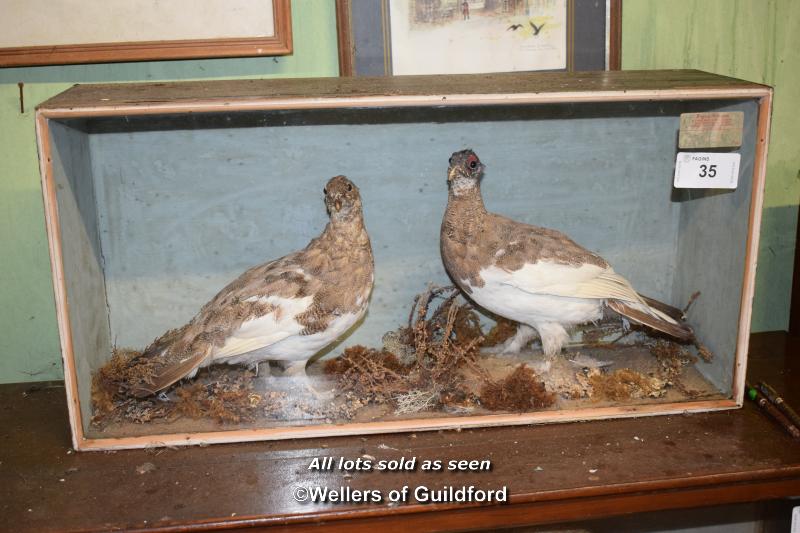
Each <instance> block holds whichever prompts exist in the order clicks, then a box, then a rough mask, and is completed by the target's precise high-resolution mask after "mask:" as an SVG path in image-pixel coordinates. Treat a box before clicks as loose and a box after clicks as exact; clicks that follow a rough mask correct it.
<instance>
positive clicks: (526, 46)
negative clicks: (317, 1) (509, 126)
mask: <svg viewBox="0 0 800 533" xmlns="http://www.w3.org/2000/svg"><path fill="white" fill-rule="evenodd" d="M620 15H621V1H620V0H605V1H594V0H380V1H377V2H376V1H374V0H337V26H338V32H339V60H340V61H339V64H340V74H341V75H343V76H353V75H361V76H375V75H390V74H395V75H403V74H465V73H489V72H513V71H535V70H547V71H583V70H618V69H619V63H620V56H619V49H620Z"/></svg>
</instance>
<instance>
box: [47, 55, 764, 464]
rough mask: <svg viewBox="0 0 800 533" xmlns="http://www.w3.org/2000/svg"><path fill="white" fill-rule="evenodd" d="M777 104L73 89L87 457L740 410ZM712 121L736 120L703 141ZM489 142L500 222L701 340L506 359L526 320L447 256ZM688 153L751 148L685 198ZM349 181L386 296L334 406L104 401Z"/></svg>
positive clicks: (55, 136)
mask: <svg viewBox="0 0 800 533" xmlns="http://www.w3.org/2000/svg"><path fill="white" fill-rule="evenodd" d="M770 105H771V89H770V88H769V87H766V86H763V85H758V84H754V83H750V82H745V81H741V80H735V79H731V78H726V77H721V76H716V75H712V74H708V73H704V72H699V71H685V70H677V71H641V72H634V71H626V72H594V73H575V74H567V73H543V74H527V73H526V74H492V75H463V76H400V77H387V78H358V79H348V78H325V79H286V80H237V81H203V82H181V83H146V84H113V85H76V86H75V87H72V88H71V89H69V90H67V91H65V92H64V93H62V94H60V95H58V96H56V97H54V98H52V99H50V100H48V101H47V102H45V103H43V104H42V105H40V106H39V107H38V109H37V138H38V143H39V154H40V160H41V174H42V188H43V194H44V204H45V213H46V221H47V234H48V239H49V246H50V256H51V265H52V272H53V282H54V287H55V297H56V307H57V309H56V310H57V316H58V326H59V333H60V340H61V349H62V357H63V362H64V373H65V380H66V389H67V395H68V400H69V416H70V422H71V427H72V432H73V440H74V445H75V447H76V448H77V449H81V450H98V449H116V448H133V447H145V446H153V445H180V444H199V443H217V442H236V441H247V440H267V439H281V438H298V437H311V436H324V435H348V434H366V433H381V432H396V431H421V430H431V429H446V428H457V427H469V426H491V425H507V424H532V423H544V422H565V421H574V420H581V421H583V420H591V419H598V418H608V417H625V416H644V415H658V414H675V413H684V412H696V411H710V410H719V409H732V408H736V407H739V406H741V404H742V399H743V394H744V376H745V366H746V354H747V342H748V335H749V329H750V317H751V302H752V297H753V288H754V280H755V265H756V255H757V250H758V236H759V225H760V220H761V204H762V197H763V188H764V173H765V161H766V151H767V141H768V139H767V138H768V132H769V117H770ZM697 114H699V115H697ZM682 117H683V121H682ZM692 117H700V118H701V119H703V118H706V119H708V120H707V121H706V122H708V121H711V122H713V124H712V125H711V126H708V127H705V126H702V125H701V126H702V127H701V128H700V129H701V130H702V131H700V132H699V133H698V132H697V131H694V132H692V131H690V129H691V126H690V125H689V123H690V122H691V119H692ZM720 117H722V119H720ZM731 117H733V119H734V120H733V121H732V124H731V123H726V124H723V125H720V124H721V123H720V122H719V120H723V121H725V120H728V122H730V120H729V119H731ZM715 121H716V122H715ZM702 122H703V120H700V121H699V122H698V121H697V120H695V122H694V124H695V125H697V124H700V123H702ZM703 128H705V129H703ZM720 128H721V129H722V130H725V131H723V133H722V134H721V133H720V131H721V130H720ZM725 128H728V129H727V130H726V129H725ZM731 131H732V134H733V135H732V136H733V138H734V141H730V140H729V138H730V135H729V134H731ZM692 133H694V134H695V135H694V137H693V140H691V141H689V142H688V144H686V143H685V142H684V140H683V139H684V136H685V135H689V134H692ZM720 136H722V137H724V138H725V139H728V140H726V141H724V142H722V143H721V142H720ZM679 138H680V139H681V141H680V144H681V147H679ZM468 147H469V148H472V149H474V150H475V152H476V153H477V154H479V155H480V158H481V160H482V161H483V163H484V164H485V165H486V173H485V176H484V178H483V181H482V190H483V197H484V199H485V202H486V205H487V208H488V209H489V210H490V211H493V212H495V213H500V214H503V215H505V216H508V217H510V218H513V219H515V220H518V221H522V222H526V223H529V224H535V225H538V226H544V227H547V228H552V229H556V230H559V231H562V232H564V233H565V234H567V235H569V236H570V237H571V238H572V239H574V240H575V241H576V242H578V243H580V244H581V245H582V246H584V247H585V248H587V249H589V250H591V251H593V252H596V253H598V254H599V255H601V256H603V257H604V258H605V259H606V260H607V261H608V262H609V263H610V264H611V265H613V266H614V269H615V270H616V272H618V273H619V274H621V275H624V276H625V277H626V278H627V279H628V280H630V282H631V284H632V285H633V286H634V287H636V289H637V290H638V291H639V292H640V293H642V294H644V295H647V296H649V297H652V298H654V299H657V300H659V301H661V302H664V303H666V304H669V305H670V306H672V308H677V309H680V310H684V311H685V319H686V321H687V322H688V323H689V324H690V325H691V327H692V328H693V329H694V331H695V334H696V339H695V340H694V341H693V342H692V343H689V344H685V343H684V344H679V343H675V342H673V341H672V340H670V339H665V338H663V337H661V336H658V335H654V334H653V333H652V332H650V331H645V330H644V329H641V328H634V329H633V330H629V329H628V324H627V323H626V322H625V321H622V320H619V317H613V316H608V317H606V318H604V319H603V320H602V321H600V322H598V323H595V324H591V323H590V324H587V325H581V326H579V327H578V328H575V329H574V330H573V331H572V338H571V340H570V342H569V343H568V345H567V347H566V349H565V350H564V352H563V353H562V354H561V355H560V356H559V360H558V362H557V364H555V365H554V367H553V368H552V369H550V370H547V371H544V370H540V369H539V366H537V361H539V357H540V355H541V354H540V352H541V350H540V348H539V347H538V344H537V343H536V342H533V343H532V344H531V345H530V346H529V347H527V348H526V349H525V350H523V351H522V352H521V353H520V354H518V355H515V356H513V357H506V356H500V355H494V354H493V353H492V352H493V350H492V349H491V344H492V342H494V343H497V342H499V340H501V337H507V334H506V335H504V333H503V332H504V331H507V330H508V329H509V328H513V324H509V323H508V322H507V321H504V320H502V319H498V317H494V316H492V315H491V314H490V313H486V312H484V311H482V310H481V309H479V308H478V307H477V306H474V305H470V302H469V300H465V299H464V297H463V295H458V294H457V292H456V291H453V290H449V289H446V288H445V287H446V286H448V285H450V284H451V281H450V280H449V279H448V275H447V273H446V271H445V269H444V267H443V264H442V257H441V254H440V243H439V239H440V226H441V221H442V215H443V213H444V210H445V206H446V205H447V199H448V192H447V182H446V174H447V167H448V158H449V157H450V155H451V153H453V152H455V151H458V150H462V149H464V148H468ZM679 153H683V154H685V153H688V154H692V153H711V154H736V155H737V158H738V159H739V166H738V171H737V173H736V176H735V177H736V178H737V179H738V181H737V183H736V184H735V185H734V187H729V188H724V189H722V188H676V187H675V186H674V177H675V173H676V161H677V162H680V161H681V159H680V157H685V156H679ZM340 174H341V175H346V176H348V177H349V178H350V179H351V180H352V181H353V182H354V183H355V184H357V185H358V187H359V188H360V191H361V197H362V200H363V205H364V216H365V224H366V228H367V231H368V232H369V236H370V239H371V242H372V249H373V253H374V260H375V281H374V289H373V291H372V295H371V300H370V304H369V309H368V311H367V314H366V316H365V317H364V318H363V320H361V321H360V322H359V323H358V324H356V325H355V326H354V327H353V328H351V329H350V330H349V331H348V332H347V333H346V334H345V335H343V336H342V338H340V339H339V341H337V343H336V344H334V345H333V346H331V347H329V348H327V350H324V351H323V353H320V354H319V356H318V357H316V358H315V359H314V360H312V362H311V363H310V364H309V366H308V369H307V371H308V374H309V375H310V376H312V379H315V380H317V381H318V382H319V383H320V384H323V385H325V384H326V386H327V387H328V397H327V398H325V399H321V398H320V397H316V396H314V395H313V394H311V395H309V394H308V393H309V391H305V390H301V388H300V387H298V386H297V383H296V382H295V381H293V380H292V379H291V378H289V377H286V376H283V375H282V374H281V371H280V369H279V368H276V367H275V365H274V364H272V365H270V363H269V362H265V363H262V364H261V365H260V366H259V367H257V368H252V369H245V368H239V367H234V366H230V365H222V366H219V367H209V368H208V369H207V371H202V372H201V373H199V374H198V375H197V377H195V378H193V379H191V380H183V381H181V382H180V383H178V384H176V385H175V386H174V387H173V388H171V389H169V390H167V391H165V392H164V393H162V394H161V395H159V396H153V397H151V398H145V399H135V398H130V399H120V398H117V397H115V396H114V393H113V391H112V394H111V395H110V396H109V395H108V394H106V395H104V394H103V393H102V391H99V390H98V388H97V387H98V376H101V375H103V374H102V372H103V370H102V369H103V368H106V367H107V366H108V365H109V364H110V363H109V361H111V360H112V354H116V355H117V356H119V355H120V354H122V353H126V351H128V350H141V349H143V348H144V347H145V346H146V345H148V344H149V343H150V342H151V341H152V340H153V339H154V338H156V337H158V336H159V335H161V334H162V333H164V332H165V331H167V330H169V329H172V328H176V327H179V326H181V325H182V324H185V323H186V322H187V321H188V320H189V319H191V318H192V316H193V315H194V314H195V313H196V312H197V310H198V309H199V308H200V307H201V306H202V305H203V304H204V303H205V302H207V301H208V300H209V299H210V298H211V297H213V296H214V294H215V293H216V292H217V291H218V290H219V289H220V288H221V287H223V286H225V285H226V284H227V283H228V282H229V281H231V280H232V279H234V278H236V276H238V275H239V274H240V273H241V272H243V271H244V270H246V269H247V268H249V267H251V266H253V265H257V264H260V263H263V262H265V261H267V260H269V259H274V258H277V257H280V256H282V255H285V254H286V253H288V252H291V251H293V250H297V249H300V248H302V247H303V246H305V245H306V244H307V243H308V241H309V240H310V239H311V238H313V237H314V236H316V235H318V234H319V233H320V231H321V230H322V228H323V227H324V225H325V223H326V220H327V219H326V213H325V208H324V206H323V203H322V189H323V186H324V185H325V183H326V181H327V180H328V179H329V178H330V177H331V176H335V175H340ZM415 297H416V298H415ZM687 304H689V305H687ZM412 309H413V310H412ZM410 315H411V316H410ZM437 321H438V322H437ZM422 344H424V345H426V346H427V347H424V348H421V345H422ZM431 346H433V348H431ZM415 350H416V351H415ZM426 350H427V351H426ZM436 350H439V351H442V350H444V351H447V350H451V352H452V353H451V352H447V353H448V354H449V355H447V358H448V361H449V362H447V363H446V364H445V363H443V362H442V361H439V360H437V359H436V357H438V355H437V354H439V353H440V352H438V351H436ZM495 351H496V350H495ZM422 352H425V353H424V354H423V353H422ZM442 353H444V352H442ZM343 354H344V355H343ZM454 360H456V363H453V361H454ZM437 365H440V366H441V365H445V366H446V368H445V367H441V368H440V366H437ZM447 365H450V366H447ZM440 371H441V372H440ZM389 374H391V375H395V377H396V379H395V378H393V379H395V381H394V382H393V385H391V386H389V385H387V384H386V383H384V382H383V381H381V380H386V379H387V378H386V376H387V375H389ZM423 375H424V379H423V377H421V376H423ZM348 380H349V381H348ZM376 380H377V381H376ZM437 380H439V381H437ZM366 381H369V383H371V385H365V383H364V382H366ZM423 381H424V383H423ZM445 381H446V382H445ZM376 383H377V385H376ZM398 383H400V385H398ZM381 387H384V388H381ZM323 388H324V387H323ZM106 392H107V391H106ZM520 397H522V401H518V400H519V399H520ZM515 398H516V400H515Z"/></svg>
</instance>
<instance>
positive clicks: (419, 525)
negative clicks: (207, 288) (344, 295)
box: [0, 333, 800, 533]
mask: <svg viewBox="0 0 800 533" xmlns="http://www.w3.org/2000/svg"><path fill="white" fill-rule="evenodd" d="M749 366H750V379H751V380H753V379H765V380H766V381H768V382H769V383H771V384H772V385H773V386H774V387H775V388H776V389H778V390H779V392H781V393H783V394H784V395H785V397H786V398H787V400H789V402H790V403H793V404H794V405H797V406H800V389H799V388H798V387H797V385H798V383H800V381H798V378H799V377H800V340H799V339H791V338H788V337H787V336H786V335H785V334H783V333H769V334H760V335H754V336H753V340H752V345H751V359H750V365H749ZM0 406H2V409H0V427H2V431H0V529H7V530H9V531H50V530H80V531H86V530H89V531H94V530H140V529H151V530H159V531H195V530H204V529H214V530H224V529H227V528H236V527H255V528H256V529H255V530H261V529H264V530H269V531H282V530H283V529H286V528H289V527H292V528H296V529H299V530H305V529H319V527H320V526H324V527H325V528H326V530H331V531H345V530H346V531H360V530H367V529H368V528H369V529H374V528H380V530H381V533H388V532H390V531H409V530H413V531H425V530H448V529H462V530H463V529H480V528H497V527H499V526H500V525H505V526H512V525H525V524H543V523H553V522H560V521H567V520H569V521H576V520H583V519H590V518H597V517H604V516H614V515H620V514H626V513H632V512H639V511H654V510H663V509H677V508H688V507H698V506H707V505H715V504H722V503H735V502H745V501H755V500H765V499H773V498H781V497H786V496H791V495H794V496H797V495H800V441H795V440H793V439H792V438H791V437H789V436H788V435H787V434H785V433H784V432H783V431H782V430H781V429H780V428H778V427H777V426H776V425H775V424H774V423H773V422H772V421H771V420H770V419H768V418H766V417H765V416H764V415H763V414H762V413H761V412H760V411H758V410H757V409H756V408H754V407H753V405H752V404H748V405H746V406H745V408H744V409H741V410H738V411H728V412H721V413H708V414H700V415H686V416H670V417H652V418H639V419H627V420H608V421H594V422H589V423H570V424H557V425H548V426H525V427H508V428H494V429H475V430H473V429H471V430H464V431H445V432H432V433H424V432H420V433H416V434H410V433H404V434H393V435H373V436H368V437H363V438H362V437H342V438H324V439H309V440H295V441H283V442H265V443H251V444H233V445H216V446H209V447H194V448H185V449H176V450H164V449H160V450H134V451H119V452H86V453H76V452H74V451H73V450H72V449H71V447H70V442H69V432H68V428H67V412H66V405H65V396H64V388H63V385H62V384H61V383H58V382H55V383H40V384H31V383H27V384H15V385H2V386H0ZM365 454H367V455H371V456H373V457H375V458H376V459H377V460H380V459H396V458H400V457H406V458H410V457H417V459H418V461H421V460H424V459H440V460H449V459H484V458H488V459H490V460H491V462H492V470H491V472H473V473H448V472H422V471H420V470H419V469H418V470H417V471H416V472H412V473H381V472H360V473H359V472H356V473H353V474H352V476H346V475H343V473H342V472H339V471H337V470H334V471H330V472H313V471H309V470H308V467H309V464H310V463H311V461H312V460H313V459H314V458H316V457H326V456H331V457H335V458H337V459H338V458H339V457H345V458H349V459H355V458H357V457H360V456H362V455H365ZM404 485H409V486H410V487H411V488H412V490H413V488H414V487H417V486H422V485H424V486H427V487H431V488H438V487H441V486H444V485H451V486H455V487H461V486H465V485H466V486H469V485H475V486H476V487H480V488H486V489H492V488H495V489H496V488H499V487H502V486H507V487H508V491H509V494H510V498H509V500H510V501H509V503H506V504H497V505H488V506H487V505H485V506H478V505H464V504H431V505H420V504H413V505H412V504H401V505H396V506H391V505H388V504H387V503H383V504H378V505H374V504H370V505H358V504H338V505H336V504H327V505H320V504H309V503H305V504H302V503H298V502H297V501H295V499H294V498H293V489H294V488H296V487H298V486H303V487H311V486H323V487H328V488H338V487H350V488H351V489H378V490H381V491H382V492H383V493H384V494H386V493H388V491H389V490H391V489H399V488H401V487H403V486H404Z"/></svg>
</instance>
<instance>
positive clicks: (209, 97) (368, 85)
mask: <svg viewBox="0 0 800 533" xmlns="http://www.w3.org/2000/svg"><path fill="white" fill-rule="evenodd" d="M709 99H715V100H716V99H719V100H732V99H754V100H755V101H756V102H757V104H758V119H757V132H756V146H755V156H754V157H755V160H754V171H753V176H752V180H753V182H752V183H753V189H752V196H751V201H750V205H749V222H748V235H747V242H746V250H745V261H746V264H745V266H744V280H743V284H742V293H741V300H740V301H741V308H740V309H741V310H740V314H739V324H738V336H737V339H736V354H735V365H734V370H733V371H734V376H733V386H732V395H731V398H730V399H723V400H703V401H685V402H676V403H662V404H649V405H624V406H613V407H602V408H587V409H579V410H563V411H540V412H532V413H520V414H496V415H476V416H470V417H447V418H433V419H424V420H419V419H417V420H402V421H385V422H373V423H345V424H330V425H313V426H297V427H280V428H259V429H236V430H229V431H212V432H198V433H184V434H163V435H153V436H132V437H125V438H104V439H96V438H88V437H87V436H86V435H85V434H84V431H83V420H82V417H81V408H80V404H79V402H80V400H79V395H78V379H77V373H76V364H75V353H74V351H73V342H72V337H71V335H72V334H71V329H70V309H69V305H68V303H67V294H66V283H65V274H64V261H63V253H62V246H63V243H62V239H61V231H60V226H59V210H58V203H57V199H56V190H55V184H54V179H53V168H52V152H51V142H50V134H49V121H50V120H56V119H70V118H73V119H74V118H90V117H109V116H122V115H125V116H131V115H152V114H164V113H171V114H180V113H199V112H220V111H237V110H276V109H322V108H325V109H336V108H346V107H359V108H377V107H382V106H393V107H410V106H421V105H435V106H453V105H460V106H471V105H492V104H497V105H502V104H511V103H534V104H540V103H575V102H643V101H666V100H687V101H691V100H709ZM771 105H772V89H771V88H770V87H768V86H764V85H759V84H755V83H751V82H746V81H742V80H736V79H732V78H726V77H722V76H717V75H713V74H708V73H704V72H700V71H687V70H682V71H680V70H679V71H639V72H636V71H618V72H594V73H579V74H569V73H543V74H498V75H457V76H402V77H387V78H359V79H354V78H327V79H305V80H291V79H289V80H247V81H215V82H181V83H149V84H144V83H143V84H114V85H80V86H75V87H73V88H71V89H69V90H67V91H65V92H64V93H61V94H60V95H58V96H56V97H54V98H52V99H50V100H48V101H46V102H44V103H43V104H41V105H40V106H39V107H38V108H37V112H36V130H37V143H38V149H39V157H40V171H41V176H42V191H43V196H44V207H45V220H46V226H47V235H48V243H49V249H50V258H51V267H52V274H53V285H54V291H55V301H56V313H57V321H58V327H59V335H60V341H61V351H62V358H63V363H64V373H65V381H66V391H67V399H68V407H69V418H70V426H71V428H72V439H73V445H74V446H75V448H76V449H79V450H109V449H125V448H143V447H147V446H153V445H192V444H207V443H226V442H244V441H258V440H275V439H285V438H302V437H321V436H332V435H357V434H373V433H387V432H399V431H422V430H438V429H451V428H462V427H475V426H499V425H518V424H534V423H543V422H568V421H575V420H590V419H605V418H618V417H637V416H650V415H658V414H675V413H685V412H704V411H715V410H723V409H733V408H737V407H741V405H742V402H743V398H744V380H745V370H746V358H747V350H748V339H749V331H750V322H751V313H752V305H751V303H752V299H753V293H754V286H755V269H756V259H757V254H758V241H759V229H760V223H761V210H762V204H763V191H764V179H765V172H766V157H767V145H768V136H769V125H770V113H771Z"/></svg>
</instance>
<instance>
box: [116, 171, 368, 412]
mask: <svg viewBox="0 0 800 533" xmlns="http://www.w3.org/2000/svg"><path fill="white" fill-rule="evenodd" d="M324 194H325V204H326V207H327V209H328V212H329V215H330V222H329V223H328V225H327V226H326V227H325V230H324V231H323V232H322V234H321V235H320V236H319V237H317V238H315V239H313V240H312V241H311V242H310V243H309V244H308V246H306V247H305V248H304V249H302V250H299V251H297V252H294V253H292V254H289V255H287V256H285V257H282V258H280V259H277V260H274V261H270V262H268V263H265V264H263V265H258V266H255V267H253V268H251V269H249V270H247V271H246V272H245V273H243V274H242V275H241V276H239V277H238V278H237V279H235V280H234V281H232V282H231V283H229V284H228V285H227V286H226V287H225V288H223V289H222V290H221V291H220V292H219V293H218V294H217V295H216V296H215V297H214V298H213V299H212V300H211V301H209V302H208V303H207V304H205V305H204V306H203V307H202V309H201V310H200V312H199V313H198V314H197V315H196V316H195V317H194V318H193V319H192V320H191V322H189V323H188V324H186V325H185V326H183V327H181V328H179V329H176V330H170V331H168V332H167V333H165V334H164V335H162V336H161V337H159V338H158V339H156V340H155V341H154V342H153V343H152V344H151V345H150V346H149V347H148V348H147V349H146V350H145V351H144V352H143V354H142V356H141V357H140V358H139V360H138V363H143V362H145V361H146V362H147V364H148V365H150V366H153V367H154V368H155V370H154V371H153V372H152V375H151V376H149V377H148V379H146V380H143V381H142V382H140V383H131V384H129V386H130V389H131V391H132V392H133V393H134V394H136V395H139V396H144V395H148V394H152V393H154V392H157V391H159V390H162V389H164V388H166V387H168V386H169V385H171V384H172V383H175V382H176V381H178V380H179V379H181V378H183V377H186V376H188V375H192V374H193V373H194V372H195V371H196V370H197V369H198V368H200V367H202V366H207V365H209V364H212V363H219V362H230V363H238V362H243V363H248V364H256V363H258V362H259V361H261V360H289V361H300V363H301V364H304V363H305V360H307V359H308V357H310V356H312V355H314V353H316V352H317V351H318V349H319V348H318V349H314V348H315V347H316V346H317V345H318V344H319V343H320V342H322V341H325V340H328V339H326V338H325V337H324V335H325V333H326V332H327V331H328V330H329V329H331V328H332V327H333V329H334V330H335V331H333V333H336V332H337V331H338V330H339V329H341V327H343V326H342V323H341V322H342V320H343V319H342V320H337V319H341V318H342V317H344V318H346V319H347V320H349V319H350V317H351V316H352V317H355V318H353V320H352V322H355V321H357V318H358V317H360V316H361V315H362V314H363V312H364V311H365V310H366V306H367V302H368V300H369V294H370V292H371V290H372V284H373V257H372V248H371V246H370V240H369V236H368V235H367V231H366V229H365V227H364V220H363V214H362V206H361V197H360V195H359V191H358V188H357V187H356V186H355V185H353V183H352V182H350V180H348V179H347V178H345V177H344V176H336V177H334V178H332V179H331V180H330V181H329V182H328V184H327V185H326V187H325V189H324ZM309 298H310V302H309V303H308V305H307V306H304V305H302V304H303V302H306V299H309ZM298 309H299V310H300V312H296V311H297V310H298ZM289 314H291V316H289ZM262 318H269V320H267V321H266V322H268V323H267V324H265V325H264V326H262V328H266V329H264V331H263V335H261V336H260V337H259V334H260V333H261V332H260V331H259V330H256V332H255V333H252V332H250V331H248V332H247V335H244V338H243V339H237V334H241V333H242V331H243V329H245V326H252V324H253V323H254V321H256V320H258V319H262ZM334 325H335V327H334ZM350 325H352V324H350ZM281 327H284V328H290V329H289V330H287V331H281V330H280V328H281ZM348 327H349V326H348ZM270 328H271V329H270ZM333 333H332V334H333ZM338 336H339V335H335V336H334V337H333V338H331V339H329V342H332V341H333V340H335V338H336V337H338ZM253 337H258V338H259V339H262V340H256V341H255V342H254V341H252V340H251V339H252V338H253ZM297 337H307V338H308V339H309V341H307V342H303V341H302V339H300V340H298V339H297ZM318 338H319V339H318ZM268 339H277V340H275V342H273V343H269V342H268ZM281 342H283V346H285V349H286V351H287V352H289V353H285V354H282V353H269V352H270V350H271V347H273V346H275V347H276V349H278V348H277V347H278V346H280V344H279V343H281ZM329 342H324V344H328V343H329ZM265 343H266V344H265ZM324 344H323V346H324ZM247 348H252V349H247ZM312 349H313V351H311V352H310V353H306V352H308V351H310V350H312ZM261 355H264V357H263V358H262V357H261ZM134 364H137V361H135V362H134Z"/></svg>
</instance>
